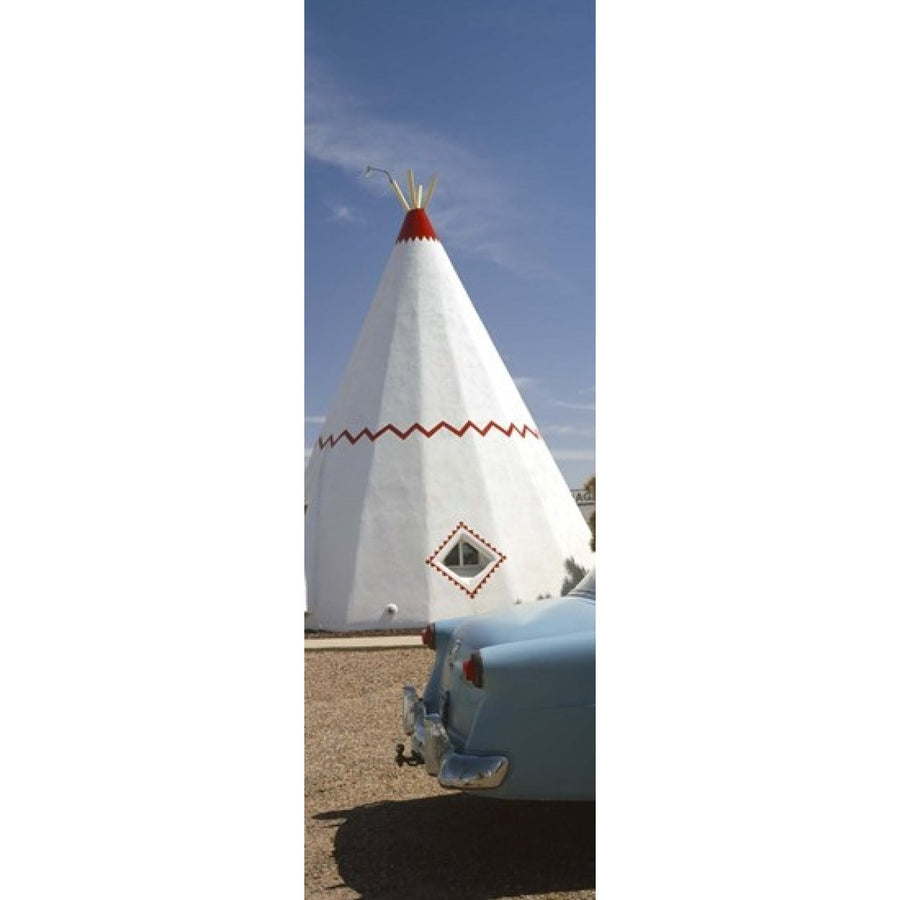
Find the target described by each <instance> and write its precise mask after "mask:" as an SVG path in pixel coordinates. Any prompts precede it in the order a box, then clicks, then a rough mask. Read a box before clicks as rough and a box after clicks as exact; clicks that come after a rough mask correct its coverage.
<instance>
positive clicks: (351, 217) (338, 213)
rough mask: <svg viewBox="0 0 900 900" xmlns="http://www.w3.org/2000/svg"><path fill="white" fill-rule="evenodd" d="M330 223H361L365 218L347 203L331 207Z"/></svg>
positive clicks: (334, 204)
mask: <svg viewBox="0 0 900 900" xmlns="http://www.w3.org/2000/svg"><path fill="white" fill-rule="evenodd" d="M328 221H329V222H352V223H360V222H362V221H363V217H362V216H361V215H360V214H359V213H358V212H357V211H356V210H355V209H353V208H352V207H350V206H348V205H347V204H346V203H333V204H331V207H330V211H329V216H328Z"/></svg>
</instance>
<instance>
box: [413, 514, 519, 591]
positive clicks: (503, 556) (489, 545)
mask: <svg viewBox="0 0 900 900" xmlns="http://www.w3.org/2000/svg"><path fill="white" fill-rule="evenodd" d="M462 530H465V531H466V532H468V533H469V534H471V535H472V537H474V538H476V539H477V540H479V541H481V543H482V544H484V546H485V547H487V548H488V549H489V550H491V551H493V552H494V553H496V554H497V558H496V559H495V560H494V561H493V563H492V564H491V566H490V568H489V569H488V570H487V574H486V575H485V576H484V577H483V578H482V579H481V581H479V582H478V584H477V585H475V588H474V590H469V588H467V587H466V586H465V585H464V584H463V583H462V582H460V581H458V580H457V579H456V578H454V577H453V576H452V575H450V574H448V573H447V572H445V571H444V569H442V568H441V567H440V566H438V565H435V562H434V561H435V560H436V559H437V558H438V556H440V554H441V551H442V550H443V549H444V547H446V546H447V544H449V543H450V541H452V540H453V538H454V537H456V535H457V534H458V533H459V532H460V531H462ZM504 562H506V554H505V553H503V552H502V551H500V550H499V549H498V548H497V547H495V546H494V545H493V544H492V543H491V542H490V541H489V540H487V538H485V537H483V536H482V535H480V534H479V533H478V532H477V531H476V530H475V529H474V528H470V527H469V526H468V525H466V523H465V522H460V523H459V524H458V525H457V526H456V528H454V529H453V531H451V532H450V534H448V535H447V537H446V538H445V539H444V540H443V542H442V543H441V545H440V546H439V547H438V548H437V550H435V551H434V553H432V554H431V556H429V557H428V559H426V560H425V563H426V564H427V565H429V566H431V568H432V569H434V570H435V571H436V572H438V573H439V574H441V575H443V576H444V578H446V579H447V581H449V582H451V583H452V584H453V585H454V586H455V587H458V588H459V589H460V590H461V591H463V592H464V593H466V594H468V595H469V596H470V597H471V598H472V599H474V598H475V595H476V594H477V593H478V592H479V591H480V590H481V589H482V588H483V587H484V586H485V585H486V584H487V583H488V581H489V579H490V578H491V576H492V575H493V574H494V572H496V571H497V569H499V568H500V566H501V565H503V563H504Z"/></svg>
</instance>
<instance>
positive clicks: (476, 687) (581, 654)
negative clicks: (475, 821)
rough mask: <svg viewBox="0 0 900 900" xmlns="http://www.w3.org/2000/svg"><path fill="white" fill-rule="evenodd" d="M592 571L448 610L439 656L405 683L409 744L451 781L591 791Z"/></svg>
mask: <svg viewBox="0 0 900 900" xmlns="http://www.w3.org/2000/svg"><path fill="white" fill-rule="evenodd" d="M594 613H595V587H594V574H593V573H591V574H590V575H588V576H586V577H585V578H584V579H583V580H582V581H581V582H580V583H579V584H578V586H577V587H576V588H575V589H574V590H572V591H571V592H570V593H569V594H567V595H566V596H565V597H561V598H558V599H553V600H540V601H536V602H533V603H526V604H521V605H518V606H514V607H512V608H511V609H506V610H502V611H500V612H493V613H486V614H483V615H478V616H466V617H464V618H459V619H445V620H443V621H440V622H435V623H434V624H432V625H429V626H428V628H426V629H425V630H424V631H423V632H422V640H423V641H424V643H425V644H426V645H427V646H429V647H432V648H433V649H434V651H435V663H434V668H433V669H432V672H431V677H430V678H429V680H428V684H427V685H426V687H425V691H424V693H423V696H422V697H419V696H418V695H417V693H416V689H415V688H414V687H411V686H406V687H404V689H403V728H404V731H405V732H406V734H408V735H409V736H410V744H411V752H410V755H409V756H408V757H405V756H404V748H403V745H402V744H400V745H398V747H397V762H398V763H399V764H401V765H402V763H403V762H410V763H424V765H425V769H426V771H427V772H428V773H429V774H431V775H436V776H437V778H438V781H439V783H440V784H441V785H442V786H443V787H445V788H451V789H457V790H464V791H477V792H478V793H480V794H483V795H484V796H491V797H500V798H505V799H516V800H593V799H594V763H595V751H594V679H595V675H594V648H595V640H594V638H595V630H594Z"/></svg>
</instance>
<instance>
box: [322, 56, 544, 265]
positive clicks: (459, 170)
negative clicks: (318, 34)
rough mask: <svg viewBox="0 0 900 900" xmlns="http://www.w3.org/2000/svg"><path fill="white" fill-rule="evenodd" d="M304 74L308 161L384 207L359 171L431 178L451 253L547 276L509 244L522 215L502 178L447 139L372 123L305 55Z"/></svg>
mask: <svg viewBox="0 0 900 900" xmlns="http://www.w3.org/2000/svg"><path fill="white" fill-rule="evenodd" d="M306 66H307V73H306V76H307V77H306V152H307V154H308V155H309V156H310V157H312V158H313V159H315V160H318V161H320V162H323V163H327V164H329V165H333V166H337V167H338V168H340V169H343V170H344V171H345V172H347V173H348V174H354V175H358V176H359V177H360V181H361V184H363V185H364V186H365V188H366V189H367V190H371V191H377V192H378V193H380V194H384V195H386V196H388V195H390V196H391V199H392V201H393V194H392V193H391V190H390V187H389V185H388V183H387V180H386V179H385V178H384V177H383V176H376V175H373V176H372V177H371V178H364V177H363V175H362V173H363V170H364V169H365V167H366V166H367V165H373V166H378V167H381V168H384V169H388V170H389V171H391V172H392V173H393V175H394V177H395V178H396V179H397V180H398V181H399V182H400V183H401V184H403V185H405V184H406V180H405V177H404V176H405V172H406V170H407V169H410V168H411V169H413V171H414V172H415V173H416V181H417V182H419V183H427V181H428V180H429V179H430V178H431V176H432V175H433V174H436V175H437V179H438V189H437V191H436V192H435V196H434V199H433V200H432V202H431V205H430V207H429V208H430V209H435V210H437V209H439V210H440V217H439V221H440V225H439V227H438V231H439V233H440V235H441V237H442V238H443V239H444V240H445V241H446V242H447V243H448V244H452V245H453V249H454V250H461V251H463V252H466V253H469V254H472V255H476V256H480V257H482V258H486V259H489V260H491V261H492V262H494V263H496V264H497V265H500V266H504V267H506V268H509V269H513V270H516V271H519V272H521V273H523V274H527V275H530V276H538V275H547V274H548V273H543V272H539V271H537V270H536V265H537V264H536V263H535V262H534V261H533V260H532V259H529V254H528V253H527V252H524V251H523V250H521V249H519V248H518V247H517V246H516V245H515V243H514V242H513V240H511V239H510V237H509V223H510V222H519V221H521V219H522V209H521V204H516V203H515V202H514V192H513V190H512V186H509V185H505V184H504V183H503V177H502V171H498V170H495V168H494V167H492V166H491V165H490V164H489V163H488V162H487V161H486V160H484V159H482V158H480V157H478V156H477V155H476V154H475V153H473V152H472V151H471V150H470V149H469V148H467V147H465V146H463V145H462V144H461V143H459V142H458V141H455V140H453V139H452V138H450V137H448V136H447V135H444V134H440V133H438V132H436V131H433V130H431V131H429V130H427V129H425V128H423V127H422V126H421V125H420V124H416V123H414V122H411V121H404V120H401V119H392V118H389V117H386V116H383V115H380V114H379V113H378V112H376V111H375V109H374V108H373V105H372V104H370V103H367V102H366V100H365V99H364V98H363V97H361V96H359V95H357V94H353V93H351V92H350V91H348V90H346V89H345V88H344V87H343V86H341V85H340V84H338V82H337V81H336V80H335V79H334V78H333V77H332V75H331V73H330V72H329V71H328V70H327V69H326V68H325V67H324V66H323V65H322V64H321V62H319V61H318V60H316V59H314V58H311V57H310V56H309V55H307V61H306ZM442 187H443V188H444V190H441V188H442ZM485 197H490V203H485Z"/></svg>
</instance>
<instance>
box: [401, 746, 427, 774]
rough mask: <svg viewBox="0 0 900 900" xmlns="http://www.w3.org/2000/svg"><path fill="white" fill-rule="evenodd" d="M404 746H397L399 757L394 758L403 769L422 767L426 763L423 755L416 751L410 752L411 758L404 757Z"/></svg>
mask: <svg viewBox="0 0 900 900" xmlns="http://www.w3.org/2000/svg"><path fill="white" fill-rule="evenodd" d="M403 750H404V747H403V744H397V755H396V756H395V757H394V761H395V762H396V763H397V765H398V766H400V767H401V768H402V767H403V766H404V765H406V766H421V765H422V764H423V763H424V762H425V758H424V757H423V756H422V754H421V753H417V752H416V751H415V750H410V752H409V756H404V755H403Z"/></svg>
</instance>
